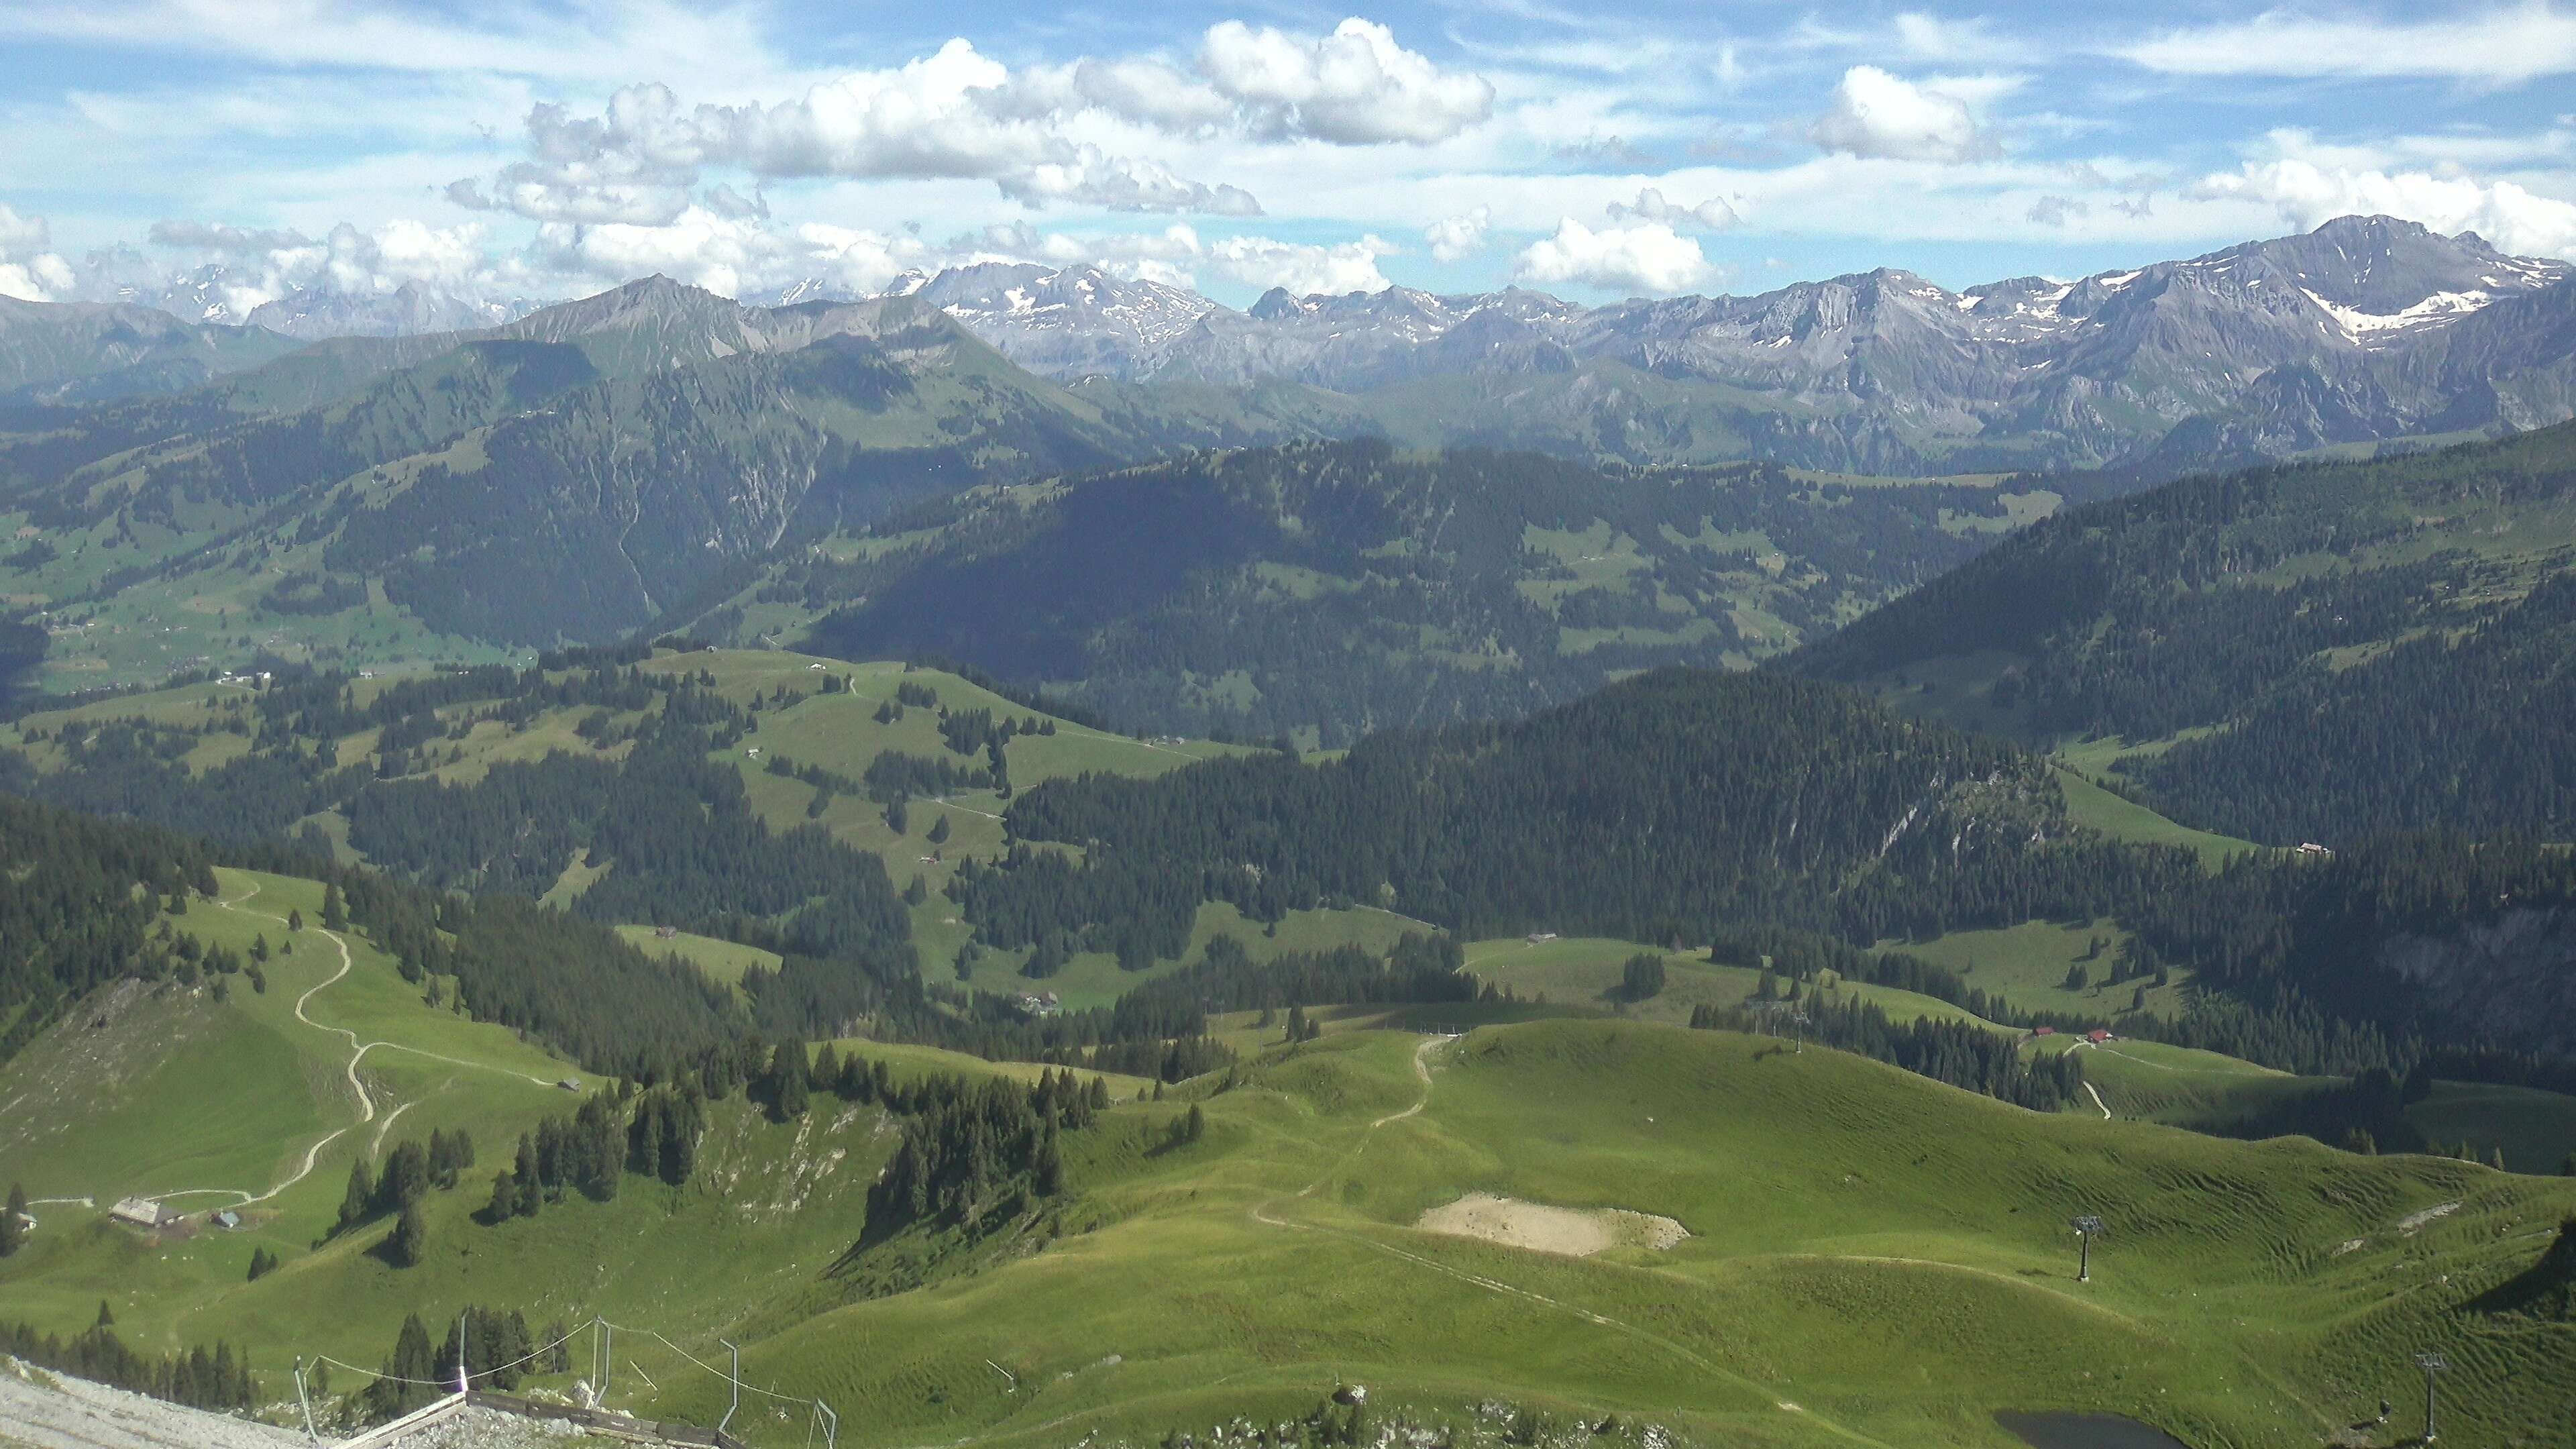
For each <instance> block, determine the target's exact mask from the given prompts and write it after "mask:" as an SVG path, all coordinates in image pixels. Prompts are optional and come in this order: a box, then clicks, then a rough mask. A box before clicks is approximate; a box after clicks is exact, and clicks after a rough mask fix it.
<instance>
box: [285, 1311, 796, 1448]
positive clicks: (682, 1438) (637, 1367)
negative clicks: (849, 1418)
mask: <svg viewBox="0 0 2576 1449" xmlns="http://www.w3.org/2000/svg"><path fill="white" fill-rule="evenodd" d="M584 1333H589V1334H592V1335H593V1340H592V1345H591V1371H592V1379H593V1381H592V1382H588V1383H586V1384H585V1385H584V1387H585V1388H586V1389H587V1390H588V1394H589V1397H591V1398H592V1400H593V1401H594V1403H600V1404H602V1405H603V1406H604V1401H605V1399H606V1397H607V1395H608V1393H609V1389H610V1385H611V1384H612V1383H613V1381H614V1380H615V1378H616V1375H617V1370H618V1369H619V1368H621V1367H623V1368H626V1369H629V1370H631V1371H632V1372H633V1373H634V1374H635V1375H636V1376H637V1377H638V1378H641V1379H642V1380H643V1381H644V1383H645V1385H646V1387H647V1388H649V1389H651V1390H652V1391H653V1392H654V1394H655V1396H656V1397H659V1395H660V1393H661V1386H660V1385H659V1384H657V1383H655V1382H654V1380H653V1377H652V1375H651V1374H649V1373H647V1372H646V1371H645V1369H644V1367H643V1365H642V1364H641V1363H638V1362H636V1361H635V1360H634V1358H633V1356H632V1355H631V1354H630V1355H629V1356H628V1358H627V1360H626V1362H625V1363H623V1364H622V1365H621V1364H620V1363H619V1362H618V1356H617V1335H619V1334H625V1335H627V1336H629V1337H630V1338H635V1339H643V1340H649V1341H650V1342H653V1343H656V1344H659V1345H660V1346H661V1347H662V1348H664V1349H665V1350H667V1351H669V1352H670V1353H671V1354H672V1355H673V1356H674V1357H676V1358H678V1359H680V1360H681V1361H682V1362H684V1363H687V1364H689V1365H690V1366H691V1367H694V1368H696V1369H698V1370H700V1371H701V1372H703V1373H706V1374H708V1375H710V1376H712V1377H714V1378H716V1379H718V1380H720V1381H721V1382H723V1383H724V1384H725V1385H727V1386H728V1387H729V1388H730V1389H731V1390H732V1406H731V1407H729V1408H728V1409H727V1411H726V1416H725V1417H726V1421H727V1423H730V1422H731V1420H732V1418H733V1414H734V1412H735V1411H736V1409H738V1407H739V1405H740V1402H741V1397H742V1396H743V1395H745V1394H750V1395H753V1396H755V1397H758V1398H762V1399H767V1400H770V1401H772V1402H774V1403H776V1404H779V1405H782V1406H791V1407H794V1408H801V1409H804V1410H805V1411H806V1412H805V1414H804V1416H803V1418H804V1430H805V1443H806V1444H807V1445H808V1446H811V1445H813V1444H816V1443H818V1442H819V1443H821V1444H822V1445H824V1446H825V1449H835V1446H836V1445H837V1442H838V1439H839V1434H840V1415H839V1414H837V1413H835V1412H834V1411H833V1409H832V1406H831V1405H830V1404H828V1403H825V1402H824V1401H823V1400H822V1399H820V1398H816V1397H812V1396H810V1395H804V1394H790V1393H785V1392H782V1391H780V1390H778V1389H775V1388H771V1387H769V1386H767V1385H764V1384H755V1383H751V1382H748V1381H746V1380H744V1379H743V1378H742V1377H741V1376H740V1375H739V1374H738V1373H737V1372H736V1371H734V1370H732V1369H726V1368H718V1367H716V1366H715V1365H714V1364H711V1363H708V1362H707V1361H706V1360H705V1359H702V1358H700V1357H698V1356H697V1355H696V1354H694V1353H691V1352H690V1351H689V1350H687V1349H686V1348H683V1347H681V1346H680V1345H679V1344H678V1343H676V1342H674V1341H673V1340H672V1339H671V1338H670V1336H669V1335H667V1334H665V1333H663V1332H661V1331H660V1330H659V1329H654V1328H644V1327H638V1326H635V1325H631V1324H621V1323H613V1322H610V1321H609V1320H608V1319H607V1318H606V1317H604V1316H600V1315H593V1316H592V1317H591V1318H589V1319H588V1320H586V1321H584V1322H582V1323H579V1324H576V1325H574V1326H573V1327H571V1328H569V1329H566V1330H565V1331H564V1332H563V1333H562V1334H561V1335H559V1336H557V1337H556V1338H555V1339H553V1340H552V1341H551V1342H548V1343H544V1344H540V1345H538V1346H537V1347H535V1348H532V1349H530V1350H529V1351H528V1352H526V1353H524V1354H521V1355H519V1356H518V1357H516V1358H513V1359H510V1360H508V1361H506V1362H503V1363H496V1364H486V1365H482V1366H479V1367H478V1366H476V1365H474V1364H473V1363H471V1362H470V1360H469V1359H468V1355H469V1354H470V1351H471V1336H470V1335H469V1334H468V1333H467V1332H465V1320H464V1319H462V1318H460V1319H459V1320H458V1326H457V1330H456V1333H455V1337H454V1339H453V1342H454V1343H455V1344H456V1346H457V1350H456V1351H457V1356H458V1360H459V1362H458V1365H457V1370H456V1373H455V1376H454V1377H452V1378H445V1379H424V1378H418V1377H413V1376H410V1375H404V1374H397V1373H392V1372H390V1371H388V1370H386V1369H380V1368H368V1367H366V1366H364V1365H362V1364H353V1363H350V1362H348V1361H347V1360H345V1359H340V1358H335V1357H333V1356H331V1355H329V1354H315V1355H313V1356H312V1357H311V1358H310V1359H309V1360H307V1359H303V1358H298V1359H297V1360H296V1368H295V1375H296V1391H297V1394H298V1397H299V1399H300V1398H302V1396H303V1394H304V1387H305V1383H304V1368H305V1365H306V1363H307V1362H310V1363H314V1364H327V1365H329V1366H330V1367H332V1368H335V1369H340V1370H344V1371H346V1372H349V1373H353V1374H357V1375H360V1376H362V1377H363V1378H365V1379H366V1380H367V1381H368V1382H369V1383H377V1382H384V1383H396V1384H402V1385H405V1386H407V1387H413V1388H425V1389H435V1390H439V1391H441V1392H443V1393H448V1394H456V1395H461V1396H467V1397H470V1398H472V1399H473V1400H474V1401H476V1404H477V1405H478V1406H479V1407H485V1408H492V1409H496V1410H499V1411H500V1412H505V1413H540V1414H542V1415H543V1416H547V1417H554V1416H557V1414H556V1410H557V1408H559V1407H562V1406H539V1407H537V1408H526V1407H520V1406H524V1405H529V1404H532V1403H534V1401H530V1400H511V1399H504V1398H501V1397H499V1396H497V1395H494V1394H492V1393H490V1392H488V1391H487V1390H486V1389H484V1388H480V1387H477V1385H478V1383H480V1384H485V1385H490V1386H492V1387H494V1388H498V1387H500V1386H501V1384H502V1379H503V1376H505V1375H507V1374H510V1373H512V1372H513V1371H515V1370H518V1369H522V1368H525V1367H526V1366H527V1365H529V1364H533V1363H537V1362H539V1361H541V1360H548V1359H550V1358H551V1357H552V1356H553V1355H554V1354H555V1353H556V1352H557V1351H558V1350H560V1349H562V1348H564V1347H565V1346H566V1345H567V1344H569V1343H571V1342H572V1341H573V1340H574V1339H576V1338H579V1337H580V1336H581V1335H583V1334H584ZM580 1407H581V1409H582V1410H584V1411H588V1410H589V1409H590V1407H591V1406H590V1405H583V1406H580ZM612 1412H614V1411H612ZM781 1417H784V1416H783V1415H781ZM658 1427H659V1428H660V1429H662V1430H665V1431H670V1434H668V1435H666V1437H667V1438H669V1442H674V1443H694V1442H699V1441H698V1440H696V1439H694V1438H691V1437H689V1436H690V1435H691V1434H705V1433H715V1434H718V1435H719V1436H720V1437H722V1436H721V1433H720V1431H721V1429H722V1427H723V1426H719V1428H718V1430H714V1431H709V1430H688V1429H686V1426H678V1425H668V1424H665V1425H660V1426H658ZM305 1428H306V1432H307V1433H308V1435H310V1436H311V1437H313V1438H315V1439H316V1440H318V1439H319V1438H320V1435H319V1434H318V1433H314V1432H313V1423H312V1418H311V1410H310V1407H309V1405H308V1407H307V1410H306V1421H305ZM674 1436H676V1437H674ZM706 1442H710V1443H712V1442H717V1441H716V1440H713V1439H710V1440H708V1441H706Z"/></svg>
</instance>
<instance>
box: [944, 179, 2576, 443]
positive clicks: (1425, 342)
mask: <svg viewBox="0 0 2576 1449" xmlns="http://www.w3.org/2000/svg"><path fill="white" fill-rule="evenodd" d="M2570 274H2571V269H2570V268H2569V267H2568V265H2567V264H2565V263H2562V262H2556V261H2549V260H2541V259H2533V258H2524V257H2512V256H2507V255H2505V254H2503V253H2501V252H2498V251H2496V250H2495V249H2494V248H2493V247H2491V246H2489V245H2488V244H2487V243H2486V242H2485V241H2484V240H2483V239H2481V238H2479V237H2478V236H2476V235H2474V234H2468V233H2464V234H2462V235H2460V236H2456V237H2445V236H2441V235H2438V234H2436V233H2434V232H2432V231H2429V230H2427V229H2426V228H2424V227H2422V226H2420V225H2417V224H2415V223H2413V222H2406V221H2398V220H2394V219H2391V218H2388V217H2345V218H2340V219H2338V220H2335V221H2331V222H2328V223H2326V224H2325V225H2324V226H2321V227H2319V228H2318V229H2317V230H2315V231H2313V232H2310V233H2308V234H2306V235H2304V236H2292V237H2284V238H2279V239H2276V240H2271V241H2261V242H2249V243H2246V244H2244V245H2241V246H2236V247H2230V248H2228V249H2226V250H2224V251H2220V252H2215V253H2212V254H2210V255H2208V256H2203V257H2195V258H2191V259H2189V260H2184V261H2173V262H2163V263H2158V264H2156V265H2153V266H2149V267H2144V268H2139V269H2137V270H2133V271H2125V272H2109V273H2102V274H2099V275H2096V276H2092V277H2086V278H2082V279H2080V280H2076V281H2072V282H2068V281H2056V280H2051V279H2047V278H2039V277H2022V278H2015V279H2011V280H2008V281H2001V282H1994V283H1989V284H1987V285H1984V286H1979V287H1972V288H1969V289H1968V290H1967V291H1965V292H1957V293H1954V292H1950V291H1948V290H1946V289H1944V288H1942V287H1939V286H1936V285H1934V284H1933V283H1931V282H1928V281H1926V280H1924V279H1923V278H1921V277H1917V276H1914V275H1912V274H1910V273H1907V272H1901V271H1892V270H1880V271H1875V272H1868V273H1863V274H1858V275H1853V276H1845V277H1835V278H1831V279H1829V280H1826V281H1821V282H1801V283H1797V284H1795V285H1792V286H1788V287H1783V288H1780V289H1778V290H1776V291H1772V292H1766V293H1762V294H1760V295H1757V296H1751V297H1679V298H1668V299H1654V300H1632V301H1627V302H1618V303H1612V304H1610V305H1607V306H1602V307H1590V308H1586V307H1579V306H1576V305H1573V304H1571V303H1567V302H1564V301H1561V300H1559V299H1557V298H1554V297H1549V296H1546V295H1544V294H1542V293H1535V292H1527V291H1522V290H1520V289H1517V288H1514V289H1507V290H1505V291H1501V292H1494V293H1483V294H1472V295H1461V296H1439V295H1435V294H1432V293H1428V292H1420V291H1415V290H1412V289H1409V288H1403V287H1395V288H1389V289H1387V290H1385V291H1382V292H1377V293H1351V294H1347V295H1344V296H1320V295H1318V296H1307V297H1292V296H1290V295H1288V294H1287V293H1286V292H1283V291H1276V290H1274V291H1272V292H1271V293H1270V294H1268V295H1267V296H1264V297H1263V298H1261V300H1260V301H1258V302H1257V303H1255V304H1254V305H1253V306H1252V307H1251V308H1249V309H1248V310H1246V311H1242V312H1237V311H1235V310H1233V309H1231V308H1226V307H1221V306H1218V305H1217V304H1215V303H1213V302H1210V301H1208V300H1207V299H1206V298H1203V297H1199V296H1197V295H1196V294H1194V293H1190V292H1185V291H1181V290H1179V289H1176V288H1171V287H1165V286H1159V285H1156V284H1153V283H1147V282H1134V281H1121V280H1119V279H1116V278H1112V277H1109V276H1106V275H1105V274H1103V273H1101V272H1099V271H1098V270H1097V269H1093V268H1067V269H1064V270H1062V271H1050V270H1048V269H1045V268H1043V267H1038V266H1034V265H1006V264H994V265H986V266H979V267H970V268H963V269H959V270H955V271H950V272H945V273H942V274H940V275H939V276H937V277H935V278H932V279H930V280H929V281H928V282H927V283H926V284H922V285H921V286H920V287H919V295H920V296H922V297H923V298H924V299H925V300H929V301H931V302H933V303H935V304H936V305H938V306H940V307H942V308H944V309H946V310H947V311H948V312H949V313H950V314H951V315H953V316H955V317H956V318H957V319H958V320H959V321H960V322H962V323H963V324H965V326H966V327H967V328H968V329H970V330H972V331H974V332H975V333H976V334H977V335H979V336H981V337H983V338H984V339H985V340H986V341H988V342H990V343H992V344H993V345H994V346H995V347H996V348H998V349H1000V350H1001V351H1002V352H1003V353H1005V354H1006V355H1008V356H1010V357H1011V358H1012V359H1013V360H1014V361H1017V362H1019V363H1020V364H1021V365H1022V366H1025V367H1028V368H1030V369H1031V370H1033V371H1036V372H1040V373H1045V374H1051V375H1054V376H1058V377H1076V376H1088V375H1106V376H1112V377H1117V378H1123V379H1127V380H1132V381H1142V382H1153V381H1173V380H1188V381H1199V382H1209V383H1218V384H1229V385H1242V384H1249V383H1254V382H1259V381H1264V380H1279V381H1287V382H1296V383H1303V384H1307V385H1310V386H1315V387H1321V388H1328V389H1332V390H1334V391H1339V392H1345V393H1367V392H1370V391H1372V390H1377V389H1384V388H1388V387H1392V386H1398V385H1401V384H1405V383H1408V382H1413V381H1417V380H1420V379H1424V378H1431V377H1439V376H1447V375H1458V374H1490V375H1498V376H1502V377H1515V378H1538V377H1544V376H1548V375H1561V374H1570V373H1587V374H1596V375H1602V376H1606V377H1609V378H1611V379H1613V382H1612V384H1611V385H1612V386H1613V387H1615V386H1616V384H1615V378H1616V376H1617V374H1618V371H1619V370H1620V369H1631V370H1634V371H1635V372H1638V373H1643V374H1646V375H1648V376H1650V377H1653V378H1657V379H1662V380H1665V381H1666V382H1669V383H1670V384H1673V385H1674V386H1675V387H1676V388H1677V389H1679V390H1680V392H1681V393H1682V394H1684V395H1687V396H1692V397H1697V398H1700V399H1704V400H1705V407H1706V408H1707V409H1708V411H1709V413H1710V416H1711V419H1712V424H1711V425H1712V426H1715V427H1719V428H1723V429H1728V430H1732V432H1734V433H1735V434H1736V435H1738V436H1740V437H1741V438H1742V439H1744V440H1746V441H1747V442H1753V441H1757V440H1764V439H1768V440H1771V441H1774V442H1785V443H1787V444H1789V445H1791V446H1792V449H1793V451H1794V452H1797V453H1800V454H1802V455H1812V456H1800V457H1795V458H1792V459H1790V461H1810V462H1815V463H1818V464H1833V463H1845V464H1853V465H1858V464H1868V465H1871V466H1879V467H1890V468H1895V469H1897V470H1899V471H1941V470H1945V469H1952V468H1959V467H1962V466H1977V467H1997V466H2035V467H2048V466H2090V465H2099V464H2105V463H2111V462H2115V461H2120V460H2123V459H2141V458H2152V457H2157V456H2159V455H2158V454H2157V452H2156V450H2157V449H2159V447H2160V446H2161V447H2162V448H2163V450H2164V452H2163V458H2164V464H2165V465H2166V466H2169V467H2174V468H2180V467H2187V466H2209V465H2213V464H2220V463H2226V462H2233V461H2240V460H2251V459H2255V458H2262V457H2278V456H2283V455H2286V454H2291V453H2297V452H2301V451H2304V450H2307V449H2311V448H2316V447H2321V446H2325V445H2328V444H2334V443H2352V442H2373V441H2380V440H2386V439H2394V438H2402V437H2406V436H2410V435H2414V434H2419V433H2426V432H2436V431H2452V430H2463V429H2490V430H2494V429H2504V428H2522V427H2531V426H2535V425H2538V424H2542V423H2548V422H2555V421H2559V420H2561V419H2564V418H2566V417H2568V416H2570V415H2571V409H2576V400H2571V393H2576V366H2571V362H2570V358H2571V355H2576V283H2571V281H2570ZM1630 391H1631V392H1632V393H1633V390H1630ZM1562 402H1563V399H1561V398H1542V399H1541V400H1540V401H1538V402H1537V403H1536V404H1535V406H1536V409H1537V411H1538V412H1541V413H1544V412H1546V411H1548V410H1549V406H1550V405H1551V404H1552V403H1553V404H1562ZM1630 405H1632V406H1633V405H1642V404H1638V403H1637V402H1636V401H1635V399H1634V398H1633V397H1632V398H1631V399H1630ZM2187 420H2188V421H2191V422H2193V424H2194V426H2192V427H2191V428H2188V429H2185V430H2184V431H2183V432H2182V433H2180V434H2178V435H2176V436H2174V437H2173V438H2171V439H2170V441H2169V440H2168V435H2169V434H2173V433H2174V432H2175V429H2176V427H2177V425H2179V424H2183V423H2185V422H2186V421H2187ZM1800 438H1804V439H1805V440H1806V441H1804V442H1799V441H1797V440H1798V439H1800Z"/></svg>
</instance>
